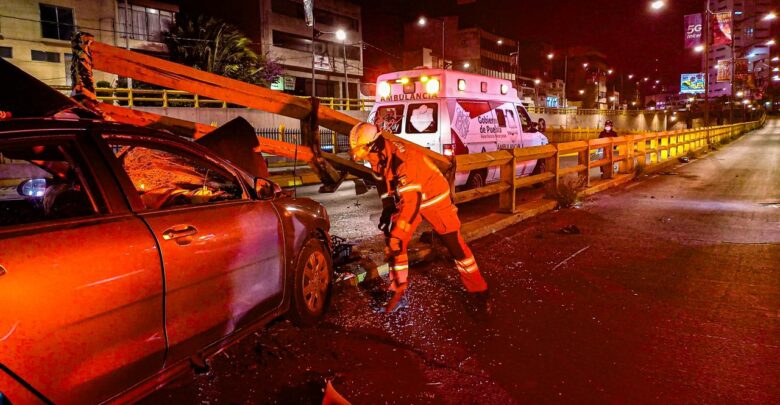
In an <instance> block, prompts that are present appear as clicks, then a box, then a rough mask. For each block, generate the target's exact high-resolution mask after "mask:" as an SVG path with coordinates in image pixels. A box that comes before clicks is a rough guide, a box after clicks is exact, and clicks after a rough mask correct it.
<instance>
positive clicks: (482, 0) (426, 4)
mask: <svg viewBox="0 0 780 405" xmlns="http://www.w3.org/2000/svg"><path fill="white" fill-rule="evenodd" d="M357 3H360V4H361V5H362V6H363V8H364V11H363V18H364V25H363V27H364V39H365V40H366V41H368V42H370V43H372V44H376V45H379V46H380V47H382V48H383V49H386V50H387V51H388V52H389V53H392V54H395V55H401V49H400V36H401V33H402V28H401V27H402V24H403V22H404V21H414V20H415V19H416V17H417V16H419V15H422V14H425V15H428V16H441V15H456V14H458V11H461V15H465V16H471V18H474V21H473V22H474V23H476V24H477V25H479V26H481V27H482V28H484V29H486V30H488V31H493V32H495V33H496V34H499V35H506V36H508V37H511V38H521V39H529V40H539V41H543V42H548V43H550V44H552V45H553V46H554V47H555V48H562V47H567V46H573V45H590V46H593V47H595V48H597V49H599V50H600V51H602V52H604V53H605V54H606V55H607V57H608V61H609V63H610V64H611V65H612V66H614V67H615V68H617V69H618V71H623V72H624V73H634V74H636V75H638V76H640V77H641V76H651V77H653V78H655V79H661V80H662V81H663V83H665V84H676V83H678V82H679V74H680V73H688V72H698V71H700V67H699V66H700V57H699V56H698V55H694V54H693V52H692V51H691V50H686V49H684V48H683V16H684V15H685V14H693V13H696V12H700V11H701V9H702V8H703V6H704V1H702V0H670V1H668V2H667V7H666V8H664V9H663V10H661V11H660V12H654V11H652V10H650V7H649V3H650V2H649V1H648V0H544V1H522V0H520V1H518V0H515V1H511V0H504V1H499V0H477V1H476V3H475V4H471V5H465V6H458V5H457V4H456V3H457V2H456V1H455V0H425V1H423V0H416V1H408V0H386V1H381V0H380V1H377V0H364V1H357ZM467 18H469V17H467ZM365 57H366V62H367V65H371V64H373V63H382V62H383V60H384V61H386V60H388V59H392V58H389V57H386V56H383V55H381V54H379V52H372V51H367V52H366V55H365ZM656 59H657V61H656ZM367 67H368V66H367ZM366 73H369V72H366Z"/></svg>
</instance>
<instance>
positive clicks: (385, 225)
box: [379, 205, 395, 237]
mask: <svg viewBox="0 0 780 405" xmlns="http://www.w3.org/2000/svg"><path fill="white" fill-rule="evenodd" d="M393 214H395V207H394V206H392V205H389V206H387V207H385V208H383V209H382V215H381V216H380V217H379V230H380V231H382V232H383V233H384V234H385V236H386V237H390V225H391V224H392V220H393Z"/></svg>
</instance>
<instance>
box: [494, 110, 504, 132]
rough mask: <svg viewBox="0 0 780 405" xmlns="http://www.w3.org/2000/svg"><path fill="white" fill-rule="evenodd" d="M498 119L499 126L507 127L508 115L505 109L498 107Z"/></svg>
mask: <svg viewBox="0 0 780 405" xmlns="http://www.w3.org/2000/svg"><path fill="white" fill-rule="evenodd" d="M496 120H498V126H499V127H501V128H506V116H505V115H504V110H502V109H500V108H496Z"/></svg>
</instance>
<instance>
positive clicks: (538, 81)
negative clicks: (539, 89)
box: [534, 79, 542, 86]
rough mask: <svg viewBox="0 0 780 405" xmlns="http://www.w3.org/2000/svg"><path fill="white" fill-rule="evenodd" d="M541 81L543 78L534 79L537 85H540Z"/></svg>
mask: <svg viewBox="0 0 780 405" xmlns="http://www.w3.org/2000/svg"><path fill="white" fill-rule="evenodd" d="M541 82H542V81H541V80H539V79H536V80H534V84H535V85H537V86H538V85H539V83H541Z"/></svg>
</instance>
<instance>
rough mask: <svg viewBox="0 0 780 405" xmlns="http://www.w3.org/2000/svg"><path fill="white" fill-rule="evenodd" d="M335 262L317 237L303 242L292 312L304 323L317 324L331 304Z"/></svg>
mask: <svg viewBox="0 0 780 405" xmlns="http://www.w3.org/2000/svg"><path fill="white" fill-rule="evenodd" d="M332 286H333V262H332V261H331V258H330V254H328V251H327V249H326V248H325V245H324V244H323V243H322V242H321V241H320V240H319V239H316V238H312V239H309V240H308V241H307V242H306V244H304V245H303V249H302V251H301V253H300V256H299V257H298V263H297V266H296V269H295V275H294V277H293V288H292V297H291V298H292V302H291V303H290V312H289V316H290V318H292V320H293V321H294V322H295V323H296V324H298V325H301V326H311V325H314V324H316V323H317V322H318V321H319V320H320V319H322V317H323V316H324V315H325V310H326V309H327V308H328V305H329V304H330V293H331V288H332Z"/></svg>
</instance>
